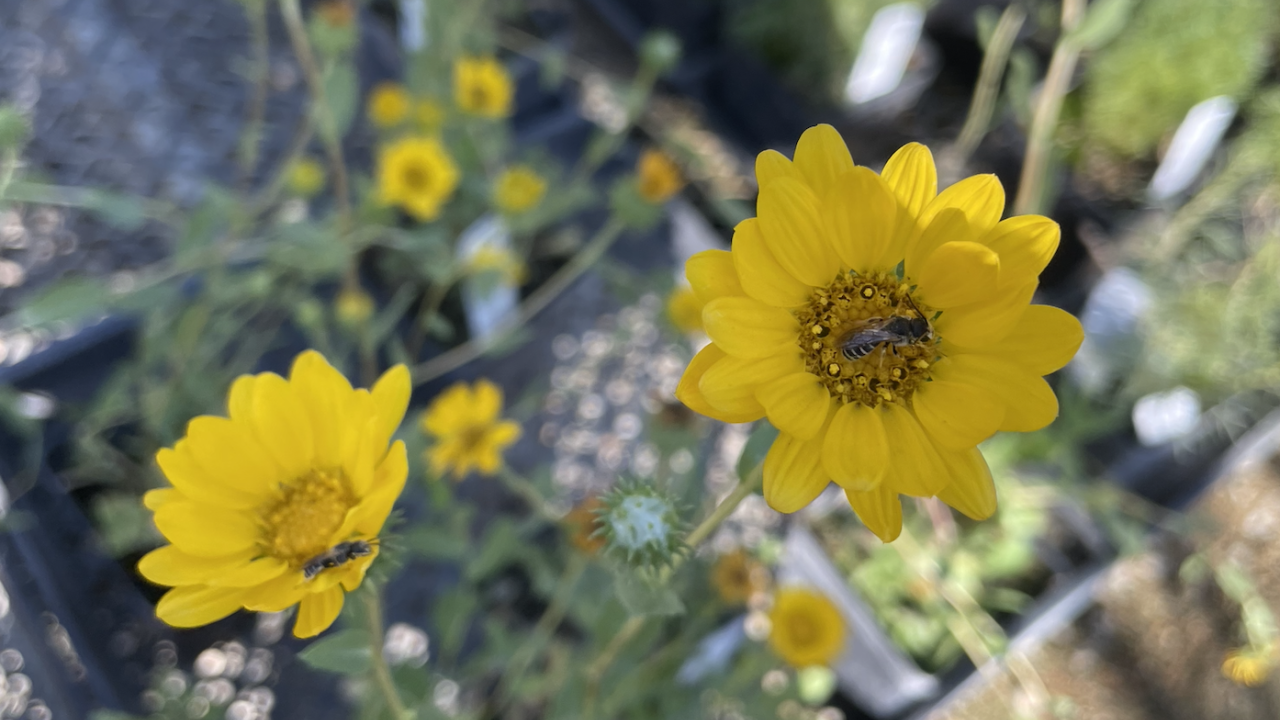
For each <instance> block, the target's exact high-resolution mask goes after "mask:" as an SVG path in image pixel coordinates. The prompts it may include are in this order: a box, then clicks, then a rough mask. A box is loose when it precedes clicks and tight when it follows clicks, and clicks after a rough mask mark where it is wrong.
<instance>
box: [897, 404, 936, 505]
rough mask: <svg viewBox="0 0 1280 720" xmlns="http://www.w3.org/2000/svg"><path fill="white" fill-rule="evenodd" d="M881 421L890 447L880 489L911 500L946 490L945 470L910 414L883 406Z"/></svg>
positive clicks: (930, 442) (904, 410)
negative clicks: (891, 453) (887, 489)
mask: <svg viewBox="0 0 1280 720" xmlns="http://www.w3.org/2000/svg"><path fill="white" fill-rule="evenodd" d="M882 408H883V413H882V414H881V419H882V420H883V421H884V432H885V437H887V438H889V442H890V444H891V445H892V447H893V460H892V462H891V463H890V464H889V470H888V471H887V474H886V475H885V479H884V481H883V483H882V485H883V486H884V487H886V488H890V489H892V490H893V491H894V492H897V493H901V494H903V495H910V496H912V497H932V496H934V495H937V494H938V491H939V490H941V489H942V488H944V487H946V485H947V480H948V474H947V468H946V466H945V465H943V464H942V458H940V457H939V456H938V451H937V449H936V448H935V447H934V446H933V442H932V441H930V440H929V438H928V436H926V435H925V432H924V428H922V427H921V426H920V421H919V420H917V419H916V417H915V415H913V414H912V413H911V411H910V410H908V409H906V408H905V407H902V406H901V405H898V404H896V403H885V404H884V405H883V406H882Z"/></svg>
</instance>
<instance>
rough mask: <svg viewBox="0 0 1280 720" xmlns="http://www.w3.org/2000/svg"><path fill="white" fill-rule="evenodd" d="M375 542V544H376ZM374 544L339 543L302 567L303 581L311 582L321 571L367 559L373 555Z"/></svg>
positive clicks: (367, 542) (361, 541)
mask: <svg viewBox="0 0 1280 720" xmlns="http://www.w3.org/2000/svg"><path fill="white" fill-rule="evenodd" d="M376 542H377V540H374V541H373V543H376ZM373 543H371V542H369V541H367V540H352V541H350V542H344V543H338V544H337V545H334V546H333V547H331V548H329V549H328V550H325V551H324V552H322V553H320V554H319V555H317V556H315V557H313V558H311V559H310V560H308V561H307V562H306V564H305V565H303V566H302V579H303V580H310V579H312V578H314V577H315V576H317V575H319V574H320V573H321V571H323V570H327V569H329V568H336V567H340V566H342V565H346V564H347V563H349V562H351V561H352V560H355V559H356V558H361V557H367V556H369V555H372V554H373Z"/></svg>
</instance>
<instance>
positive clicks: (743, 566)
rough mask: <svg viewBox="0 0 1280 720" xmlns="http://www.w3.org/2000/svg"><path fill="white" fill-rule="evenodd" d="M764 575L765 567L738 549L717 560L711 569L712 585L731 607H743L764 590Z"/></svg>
mask: <svg viewBox="0 0 1280 720" xmlns="http://www.w3.org/2000/svg"><path fill="white" fill-rule="evenodd" d="M764 574H765V569H764V565H762V564H760V563H759V562H756V561H755V560H753V559H752V558H751V556H750V555H748V554H747V553H746V551H744V550H742V549H738V550H734V551H733V552H731V553H725V554H724V555H721V556H720V557H719V558H717V559H716V564H715V565H714V566H713V567H712V568H711V584H712V585H713V586H714V587H715V589H716V592H717V593H719V594H720V599H721V600H724V601H725V602H726V603H729V604H730V605H743V604H745V603H746V602H747V601H748V600H750V599H751V594H752V593H754V592H756V591H757V590H760V589H762V586H763V583H762V582H761V578H762V576H763V575H764Z"/></svg>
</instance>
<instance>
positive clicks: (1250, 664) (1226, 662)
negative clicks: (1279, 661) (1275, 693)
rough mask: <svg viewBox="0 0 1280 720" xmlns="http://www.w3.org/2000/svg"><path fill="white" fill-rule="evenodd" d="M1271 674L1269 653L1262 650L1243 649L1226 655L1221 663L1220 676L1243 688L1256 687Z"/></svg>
mask: <svg viewBox="0 0 1280 720" xmlns="http://www.w3.org/2000/svg"><path fill="white" fill-rule="evenodd" d="M1270 674H1271V653H1270V652H1269V651H1267V650H1263V649H1254V648H1248V647H1243V648H1240V649H1238V650H1232V651H1231V652H1229V653H1227V657H1226V658H1225V659H1223V661H1222V676H1223V677H1225V678H1227V679H1228V680H1230V681H1231V682H1233V683H1235V684H1237V685H1242V686H1244V687H1257V686H1259V685H1261V684H1262V683H1263V682H1264V681H1266V679H1267V676H1268V675H1270Z"/></svg>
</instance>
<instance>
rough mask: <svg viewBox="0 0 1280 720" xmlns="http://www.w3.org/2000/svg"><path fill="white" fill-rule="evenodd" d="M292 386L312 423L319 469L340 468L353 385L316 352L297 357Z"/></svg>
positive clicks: (308, 352)
mask: <svg viewBox="0 0 1280 720" xmlns="http://www.w3.org/2000/svg"><path fill="white" fill-rule="evenodd" d="M289 383H290V384H291V385H293V386H294V389H295V391H296V393H297V395H298V398H299V399H300V400H301V401H302V403H303V406H304V407H305V408H306V412H307V416H308V417H309V418H310V420H311V430H312V437H313V442H314V450H315V458H316V463H317V465H320V466H322V467H334V466H336V465H338V464H339V463H341V461H342V444H343V436H344V431H343V428H344V423H345V422H346V420H347V419H348V418H349V413H348V406H349V401H350V398H351V394H352V390H351V383H349V382H347V379H346V378H345V377H343V375H342V373H340V372H338V371H337V370H336V369H334V367H333V366H332V365H330V364H329V362H328V361H327V360H325V359H324V356H323V355H321V354H320V353H318V352H316V351H314V350H308V351H306V352H304V353H302V354H300V355H298V357H297V358H296V359H295V360H294V361H293V367H292V368H291V369H290V371H289Z"/></svg>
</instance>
